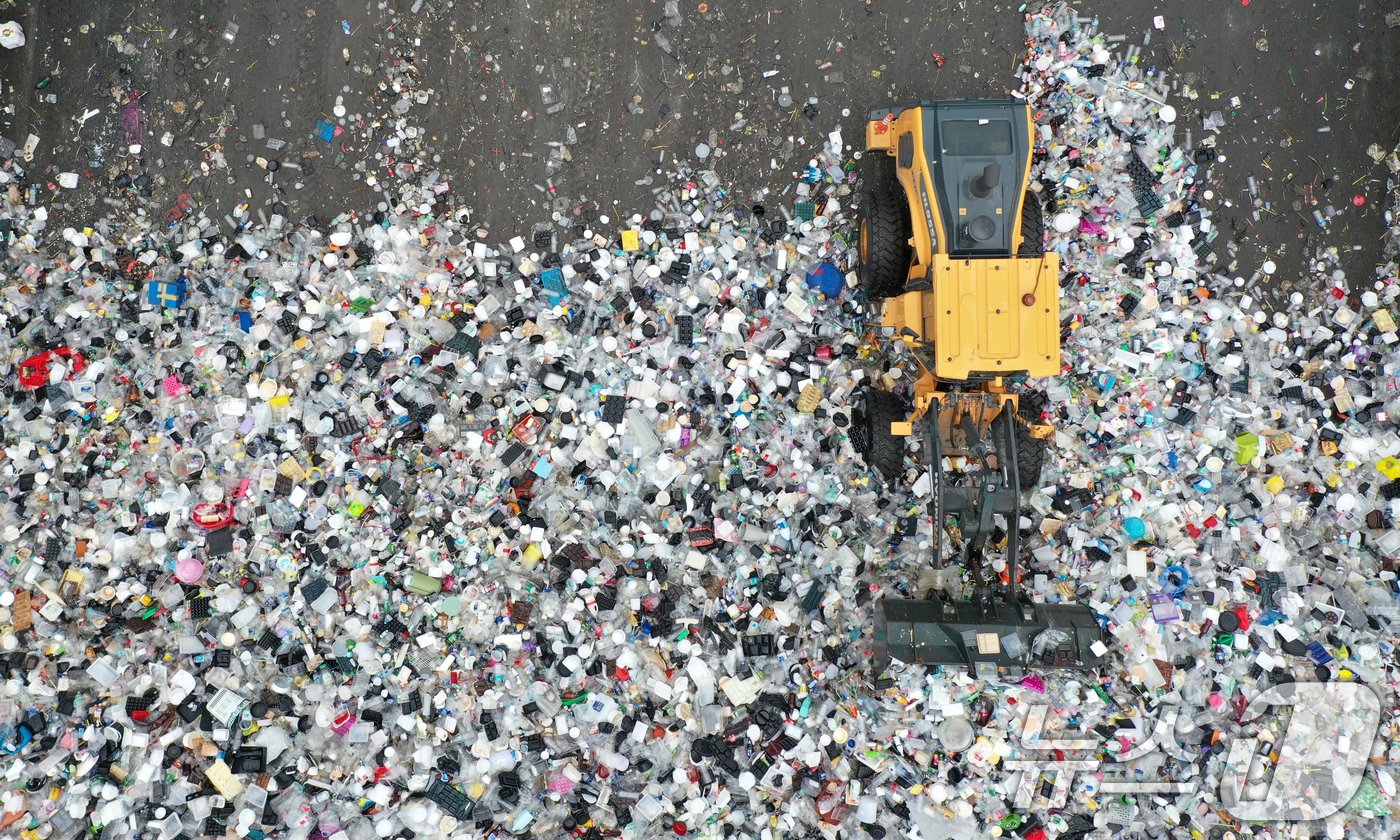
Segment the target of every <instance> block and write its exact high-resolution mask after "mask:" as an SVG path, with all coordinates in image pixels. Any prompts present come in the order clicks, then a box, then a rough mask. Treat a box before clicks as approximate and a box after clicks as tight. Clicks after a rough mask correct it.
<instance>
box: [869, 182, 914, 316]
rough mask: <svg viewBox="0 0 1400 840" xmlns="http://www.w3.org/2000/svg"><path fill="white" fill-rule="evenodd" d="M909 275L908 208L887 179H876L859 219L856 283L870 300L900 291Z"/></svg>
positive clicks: (902, 289)
mask: <svg viewBox="0 0 1400 840" xmlns="http://www.w3.org/2000/svg"><path fill="white" fill-rule="evenodd" d="M908 279H909V208H908V207H907V206H906V205H905V203H904V202H903V201H902V200H901V199H900V193H899V188H898V187H896V186H895V185H894V183H893V182H891V181H889V180H882V181H878V182H876V185H875V187H874V188H872V189H871V191H870V193H869V194H867V195H866V197H865V210H864V212H863V213H862V214H861V219H860V284H861V286H862V287H864V289H865V293H866V294H867V295H869V296H870V299H871V300H880V299H882V298H887V297H890V296H892V295H897V294H899V293H900V292H902V291H904V283H905V281H906V280H908Z"/></svg>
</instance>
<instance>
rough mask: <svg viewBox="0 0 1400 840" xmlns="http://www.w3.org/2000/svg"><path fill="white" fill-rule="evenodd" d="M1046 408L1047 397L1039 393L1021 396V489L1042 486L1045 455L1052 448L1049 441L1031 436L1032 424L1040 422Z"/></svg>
mask: <svg viewBox="0 0 1400 840" xmlns="http://www.w3.org/2000/svg"><path fill="white" fill-rule="evenodd" d="M1044 408H1045V395H1044V394H1042V393H1041V392H1039V391H1028V392H1026V393H1024V394H1022V395H1021V398H1020V400H1019V401H1018V407H1017V411H1016V414H1017V420H1016V423H1015V427H1016V472H1017V474H1018V476H1019V477H1020V479H1021V489H1022V490H1023V491H1024V490H1030V489H1031V488H1033V487H1036V486H1038V485H1039V484H1040V471H1041V468H1043V467H1044V466H1045V453H1046V452H1047V451H1048V450H1049V448H1050V442H1049V441H1048V440H1042V439H1039V438H1035V437H1032V436H1031V428H1030V424H1033V423H1039V422H1040V414H1041V412H1042V411H1043V410H1044Z"/></svg>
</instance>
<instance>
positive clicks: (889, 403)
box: [851, 388, 909, 481]
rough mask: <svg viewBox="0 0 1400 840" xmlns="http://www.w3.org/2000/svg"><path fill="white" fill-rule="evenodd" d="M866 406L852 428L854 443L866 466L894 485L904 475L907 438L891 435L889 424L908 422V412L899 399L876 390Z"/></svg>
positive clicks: (870, 393)
mask: <svg viewBox="0 0 1400 840" xmlns="http://www.w3.org/2000/svg"><path fill="white" fill-rule="evenodd" d="M864 402H865V405H864V406H863V407H861V408H860V409H859V410H858V411H857V412H856V418H855V422H854V423H852V424H851V443H852V445H853V446H855V449H856V452H858V453H860V457H862V458H864V459H865V463H866V466H868V467H870V468H871V469H874V470H875V471H877V472H879V473H880V475H881V476H883V477H884V478H885V480H886V481H893V480H894V479H896V478H898V477H899V476H901V475H903V474H904V438H902V437H895V436H894V435H892V434H890V424H891V423H899V422H901V421H904V420H907V419H909V410H908V408H907V407H906V406H905V405H904V400H902V399H900V398H899V397H898V396H897V395H895V394H891V393H890V392H889V391H879V390H876V389H874V388H870V389H867V390H866V392H865V401H864Z"/></svg>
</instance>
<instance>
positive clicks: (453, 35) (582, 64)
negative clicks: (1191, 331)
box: [0, 0, 1400, 291]
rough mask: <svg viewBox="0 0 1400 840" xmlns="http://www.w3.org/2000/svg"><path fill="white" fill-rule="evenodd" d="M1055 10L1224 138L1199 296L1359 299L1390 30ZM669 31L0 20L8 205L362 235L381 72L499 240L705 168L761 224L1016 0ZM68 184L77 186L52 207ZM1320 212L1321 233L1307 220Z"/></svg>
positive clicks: (1169, 11)
mask: <svg viewBox="0 0 1400 840" xmlns="http://www.w3.org/2000/svg"><path fill="white" fill-rule="evenodd" d="M415 7H416V8H417V11H416V12H415V11H414V8H415ZM1076 8H1077V9H1078V10H1079V11H1080V13H1081V14H1083V15H1084V16H1086V17H1089V16H1094V17H1097V18H1098V20H1099V21H1100V25H1101V28H1102V29H1103V31H1104V32H1106V33H1109V34H1121V35H1123V36H1126V37H1125V40H1124V41H1123V43H1122V44H1120V45H1119V48H1120V49H1126V48H1127V47H1130V46H1136V47H1138V48H1139V50H1140V58H1139V60H1140V61H1142V62H1144V63H1145V64H1146V65H1148V66H1151V67H1153V68H1155V70H1156V71H1159V72H1164V73H1168V74H1170V75H1171V77H1172V78H1173V79H1174V80H1175V83H1176V85H1177V88H1176V96H1175V97H1174V99H1173V101H1172V104H1173V105H1175V106H1176V107H1177V109H1178V111H1179V112H1180V114H1181V116H1180V118H1179V119H1178V128H1179V130H1182V131H1184V130H1187V129H1190V130H1191V131H1192V132H1193V138H1194V139H1196V140H1197V141H1198V142H1199V139H1200V138H1202V137H1204V136H1205V135H1206V132H1205V131H1203V130H1202V128H1201V126H1202V120H1203V119H1204V118H1205V117H1206V116H1208V115H1209V114H1211V113H1212V112H1217V111H1218V112H1220V114H1221V115H1222V116H1223V117H1224V119H1225V124H1224V127H1223V128H1222V129H1221V130H1220V132H1219V136H1218V151H1219V153H1220V154H1221V155H1222V156H1223V158H1224V161H1223V163H1222V164H1221V165H1218V166H1216V167H1214V170H1213V178H1215V179H1216V181H1217V183H1215V184H1213V185H1212V186H1213V188H1214V189H1213V192H1214V195H1215V198H1214V200H1213V205H1214V209H1215V210H1216V211H1217V214H1218V216H1219V222H1220V224H1221V231H1222V236H1221V238H1220V240H1219V241H1218V242H1217V243H1216V249H1215V250H1216V257H1217V259H1218V262H1219V265H1220V269H1221V271H1222V272H1224V273H1226V274H1230V275H1249V274H1250V273H1252V272H1253V271H1254V269H1255V268H1256V267H1257V266H1258V265H1260V264H1261V263H1262V262H1263V261H1264V260H1265V259H1273V260H1274V261H1276V263H1277V264H1278V266H1279V271H1278V273H1277V274H1276V275H1275V278H1274V279H1275V286H1276V288H1278V289H1281V290H1283V291H1289V290H1292V289H1296V288H1300V287H1304V286H1307V285H1309V284H1312V283H1315V282H1316V281H1315V279H1314V278H1311V277H1309V274H1308V264H1309V258H1310V257H1311V255H1312V254H1313V253H1314V252H1315V251H1316V249H1317V248H1319V247H1337V248H1339V249H1340V250H1341V251H1342V254H1341V257H1342V265H1343V267H1344V268H1345V269H1346V271H1347V273H1348V276H1349V277H1350V278H1351V279H1352V281H1353V283H1356V282H1357V281H1363V282H1364V281H1365V280H1366V279H1367V278H1369V277H1370V276H1372V273H1373V270H1374V266H1375V264H1376V261H1377V254H1378V253H1379V247H1380V236H1381V232H1382V223H1381V213H1382V207H1381V199H1382V195H1383V191H1384V188H1385V180H1384V179H1385V176H1384V170H1383V167H1381V166H1380V165H1378V164H1376V163H1375V162H1374V161H1373V160H1372V159H1371V157H1369V156H1368V155H1367V152H1366V150H1367V147H1368V146H1370V145H1371V144H1373V143H1374V144H1378V145H1379V146H1381V147H1384V148H1387V149H1388V148H1390V147H1392V146H1393V145H1394V144H1395V142H1396V140H1397V138H1400V95H1397V93H1396V91H1397V82H1400V63H1397V62H1396V61H1394V59H1393V56H1395V55H1398V54H1400V29H1387V28H1386V26H1385V22H1384V16H1385V13H1386V12H1387V11H1389V8H1388V7H1387V6H1386V5H1384V4H1382V3H1377V2H1372V1H1371V0H1325V1H1324V2H1311V3H1303V2H1291V0H1174V1H1173V2H1150V3H1145V2H1140V0H1097V1H1096V2H1087V0H1086V2H1084V3H1080V4H1076ZM667 12H668V10H667V6H666V3H665V2H664V0H642V1H641V2H636V1H635V0H634V2H630V3H585V2H580V1H579V0H551V2H539V0H528V2H500V0H494V1H493V0H386V2H382V3H381V2H378V0H368V2H366V1H365V0H324V2H318V3H314V4H299V3H291V2H285V0H283V2H278V0H252V2H204V1H203V0H193V1H192V2H191V1H189V0H181V2H173V0H164V1H163V2H160V1H159V0H158V1H157V2H135V0H89V2H83V3H59V2H56V0H11V6H10V8H9V9H8V10H6V9H3V8H0V20H3V19H7V18H10V19H15V20H17V21H19V22H20V23H21V25H22V26H23V27H24V28H25V31H26V35H27V38H28V43H27V45H26V46H25V47H23V48H21V49H17V50H7V51H0V52H2V53H3V54H0V79H2V80H3V96H0V105H3V107H4V108H5V113H4V114H3V119H0V134H2V135H3V136H5V137H8V138H9V139H10V140H12V141H14V142H16V143H17V144H19V145H21V146H23V144H24V142H25V140H26V138H27V136H28V135H30V134H33V135H34V136H36V137H37V138H38V146H37V148H36V149H35V153H34V159H33V161H32V163H31V164H30V183H31V184H33V185H37V186H38V187H39V189H40V190H41V194H43V193H49V194H50V195H51V200H52V202H53V212H54V214H55V224H54V227H55V228H57V227H58V226H60V225H62V224H71V225H74V226H80V225H82V224H88V223H90V222H91V221H92V220H94V219H95V218H97V217H99V216H104V215H105V216H114V215H115V216H120V215H121V214H130V213H134V212H137V211H138V210H140V209H144V210H146V211H147V212H150V213H156V214H161V215H162V216H163V217H164V218H165V219H178V218H180V217H181V216H182V215H184V214H186V213H188V212H191V211H192V210H194V209H195V208H203V209H205V210H207V211H209V212H211V214H218V215H223V214H225V213H228V212H229V211H230V210H231V209H232V208H234V207H235V206H239V205H247V206H248V207H249V208H250V212H253V213H256V212H257V210H259V209H262V210H263V211H264V212H265V213H266V212H270V211H271V210H272V209H273V207H274V206H276V207H277V209H281V210H284V211H285V212H286V213H287V214H288V215H291V216H295V217H299V218H300V217H305V216H310V215H315V216H317V217H319V218H322V219H326V218H330V217H333V216H335V215H336V214H338V213H341V212H345V211H350V210H355V211H359V212H366V211H369V210H372V209H373V208H374V206H375V205H376V204H377V203H378V202H381V201H383V200H384V195H383V194H382V193H381V192H380V190H381V189H382V188H383V187H384V186H385V185H386V184H391V183H393V180H394V176H395V175H401V174H403V165H404V161H403V159H402V156H401V155H396V151H397V150H395V149H393V148H390V147H389V146H387V145H386V143H385V140H386V138H387V137H389V136H390V134H391V133H392V132H391V131H390V130H389V129H390V128H391V127H392V120H393V119H394V116H395V115H394V114H393V112H392V111H391V110H390V106H391V105H392V104H393V103H394V101H395V100H396V99H398V97H399V95H398V94H397V93H396V92H395V91H394V90H393V89H392V79H393V78H394V77H396V76H397V77H398V78H400V79H403V80H406V81H408V82H409V83H410V85H409V86H411V87H412V88H413V89H414V90H415V91H422V92H427V94H428V95H427V96H426V97H421V96H420V97H419V98H420V99H425V101H424V102H423V103H422V104H420V103H419V101H418V100H416V99H410V100H409V101H408V102H407V103H406V104H407V106H408V107H407V111H406V117H405V119H406V121H407V122H408V123H411V124H412V125H414V126H416V127H417V128H418V129H420V130H422V131H423V132H425V135H426V136H425V137H422V138H417V139H418V140H419V141H421V144H422V146H423V147H424V148H427V149H428V150H430V152H431V153H432V155H433V157H434V159H433V160H432V161H431V165H432V166H433V167H434V168H435V169H436V170H437V171H439V172H440V178H441V179H444V180H446V181H447V182H448V183H449V184H450V188H451V194H452V196H454V197H455V200H456V202H457V203H458V204H459V206H464V207H469V208H471V210H472V213H473V219H474V220H476V221H477V222H479V223H481V224H484V225H486V226H489V227H491V228H492V229H493V231H495V232H497V233H500V234H502V235H503V236H505V237H508V236H509V235H513V234H514V233H516V232H521V233H525V232H527V231H528V228H530V227H532V226H534V225H536V224H540V223H548V222H549V221H550V220H551V218H552V216H553V214H555V213H561V214H565V215H568V216H571V217H578V218H585V219H591V218H593V217H594V216H596V215H600V214H607V215H612V216H614V217H620V216H622V215H625V214H630V213H631V212H632V211H634V210H636V211H641V212H646V211H648V210H650V209H651V208H652V207H653V206H655V203H656V197H655V193H654V191H655V190H657V189H659V188H661V186H662V185H663V183H664V182H665V181H666V180H667V177H668V173H670V172H671V171H672V170H673V167H674V164H675V161H676V160H677V158H678V157H679V158H682V159H687V160H688V161H689V162H690V163H691V164H699V163H700V160H699V158H698V157H697V154H696V147H697V146H698V145H699V144H701V143H703V144H705V145H707V146H708V147H710V149H711V150H712V151H711V153H710V154H709V156H708V157H707V158H706V159H705V160H704V163H703V168H712V169H713V170H714V171H715V172H716V173H717V175H718V176H719V177H720V179H721V180H722V181H723V182H724V183H726V184H727V185H729V186H730V187H731V189H732V192H731V196H732V197H733V199H734V200H736V201H737V200H743V201H753V200H756V201H761V200H764V199H765V198H768V197H770V196H773V195H774V194H775V193H781V191H782V190H783V188H785V187H788V186H789V185H790V184H792V182H793V176H794V174H795V173H796V172H797V171H799V170H800V168H801V166H802V164H803V163H805V162H806V159H807V156H808V152H807V146H808V145H811V144H820V143H822V142H824V141H825V138H826V136H827V134H828V133H829V132H830V131H832V130H834V129H835V128H837V127H838V126H839V127H840V128H841V129H842V131H843V136H844V137H845V138H846V140H847V142H852V141H858V139H859V137H860V133H861V118H862V116H863V115H864V114H865V113H867V112H868V111H870V110H871V109H875V108H881V107H885V106H887V105H891V104H896V103H903V102H909V101H913V100H918V99H936V98H958V97H964V96H982V97H992V96H1001V95H1005V94H1006V93H1008V92H1009V91H1011V90H1013V89H1015V88H1016V87H1017V85H1018V80H1017V77H1016V70H1017V67H1018V65H1019V62H1020V59H1021V56H1022V54H1023V43H1024V26H1023V16H1024V13H1023V11H1022V7H1020V6H1018V5H1012V4H1005V3H995V2H971V0H962V1H961V2H947V1H946V0H941V1H940V2H906V0H869V2H866V0H804V2H801V3H795V2H788V3H778V2H774V3H759V2H735V1H734V0H707V2H705V3H698V2H693V0H681V2H679V3H678V4H677V5H676V6H675V8H674V13H673V14H670V15H669V16H668V14H667ZM1159 16H1160V18H1161V20H1160V28H1158V25H1157V23H1158V22H1157V21H1155V20H1154V19H1155V18H1157V17H1159ZM230 23H232V24H236V25H237V27H238V30H237V33H236V35H234V36H233V37H232V40H231V41H230V40H228V39H226V38H225V37H224V33H225V30H226V27H227V26H228V24H230ZM1183 86H1189V87H1190V88H1191V89H1193V90H1194V91H1195V92H1196V96H1195V98H1194V99H1190V98H1186V97H1185V96H1183V95H1182V94H1183V93H1184V91H1185V87H1183ZM789 103H790V104H789ZM337 104H340V105H342V106H343V108H344V111H345V114H346V118H345V119H344V124H343V125H341V126H340V128H341V129H342V131H341V133H340V134H339V135H338V136H336V137H334V138H333V139H332V140H331V141H330V142H326V141H324V140H322V139H319V138H318V137H315V136H313V132H314V131H315V130H316V124H317V121H318V120H327V121H329V122H332V123H339V122H340V120H339V119H338V118H337V116H336V112H335V108H336V106H337ZM809 104H810V105H811V106H813V107H810V108H809V107H805V106H808V105H809ZM401 107H402V106H401ZM357 116H358V117H360V119H356V117H357ZM163 139H164V140H165V141H166V142H165V143H163V142H162V140H163ZM269 139H272V140H274V141H278V140H280V141H282V142H283V143H284V144H285V145H281V146H280V147H279V148H276V149H272V148H269V143H268V140H269ZM412 140H414V138H406V142H410V141H412ZM166 143H168V145H166ZM133 147H139V148H135V149H134V148H133ZM551 154H554V156H555V158H556V159H555V161H554V162H553V164H551V161H550V157H551ZM260 159H261V160H260ZM264 164H267V165H268V166H270V167H277V168H276V170H275V171H269V170H268V169H266V168H264ZM62 172H77V173H79V174H80V175H81V183H80V186H79V187H78V188H76V189H72V190H66V189H63V188H61V187H56V186H53V185H54V184H55V182H56V179H57V176H58V175H59V173H62ZM1250 178H1253V179H1254V183H1255V185H1256V193H1257V205H1256V199H1255V197H1254V196H1252V195H1251V193H1250V189H1249V179H1250ZM371 181H373V182H374V183H373V184H371ZM765 191H767V192H765ZM274 202H278V203H279V204H274ZM1329 205H1330V206H1331V207H1333V208H1334V209H1335V210H1336V211H1337V213H1338V215H1336V217H1335V218H1334V219H1333V220H1332V221H1331V222H1330V223H1329V225H1328V226H1327V227H1325V228H1324V227H1321V226H1319V225H1318V223H1317V222H1316V221H1315V219H1314V214H1313V211H1314V210H1324V211H1325V209H1326V208H1327V207H1328V206H1329ZM1256 216H1257V218H1256Z"/></svg>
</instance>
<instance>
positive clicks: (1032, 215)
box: [1016, 190, 1045, 257]
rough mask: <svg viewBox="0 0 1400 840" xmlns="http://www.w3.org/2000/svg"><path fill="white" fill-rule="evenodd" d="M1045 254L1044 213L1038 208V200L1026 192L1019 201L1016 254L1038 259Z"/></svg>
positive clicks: (1031, 193)
mask: <svg viewBox="0 0 1400 840" xmlns="http://www.w3.org/2000/svg"><path fill="white" fill-rule="evenodd" d="M1044 253H1045V211H1044V209H1043V208H1042V207H1041V206H1040V198H1039V197H1038V196H1036V194H1035V193H1033V192H1030V191H1029V190H1027V191H1026V197H1025V198H1024V199H1022V200H1021V247H1020V248H1018V249H1016V254H1017V255H1018V256H1022V257H1038V256H1040V255H1041V254H1044Z"/></svg>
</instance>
